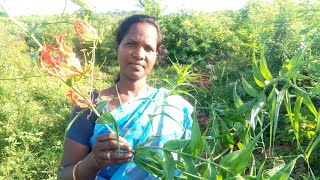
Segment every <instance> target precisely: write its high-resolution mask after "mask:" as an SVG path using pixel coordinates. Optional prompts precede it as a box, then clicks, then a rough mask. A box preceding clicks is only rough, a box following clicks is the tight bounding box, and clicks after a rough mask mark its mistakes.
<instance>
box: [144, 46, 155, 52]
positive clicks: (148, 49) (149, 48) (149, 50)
mask: <svg viewBox="0 0 320 180" xmlns="http://www.w3.org/2000/svg"><path fill="white" fill-rule="evenodd" d="M145 50H146V51H147V52H153V51H154V50H153V49H152V48H151V47H146V48H145Z"/></svg>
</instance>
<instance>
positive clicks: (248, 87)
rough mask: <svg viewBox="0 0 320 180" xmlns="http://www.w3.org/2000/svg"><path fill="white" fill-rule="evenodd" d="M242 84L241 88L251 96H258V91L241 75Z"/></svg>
mask: <svg viewBox="0 0 320 180" xmlns="http://www.w3.org/2000/svg"><path fill="white" fill-rule="evenodd" d="M242 86H243V89H244V90H245V91H246V92H247V93H248V94H249V95H250V96H252V97H257V96H259V92H258V91H257V90H256V89H255V88H254V87H252V86H251V84H249V82H248V81H246V80H245V79H244V78H243V77H242Z"/></svg>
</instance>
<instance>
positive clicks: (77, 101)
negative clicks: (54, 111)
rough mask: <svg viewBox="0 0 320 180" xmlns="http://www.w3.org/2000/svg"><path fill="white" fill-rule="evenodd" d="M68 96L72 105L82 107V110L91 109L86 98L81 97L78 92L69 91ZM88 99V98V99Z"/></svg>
mask: <svg viewBox="0 0 320 180" xmlns="http://www.w3.org/2000/svg"><path fill="white" fill-rule="evenodd" d="M67 96H69V97H70V99H71V101H72V104H74V105H76V106H78V107H80V108H87V107H89V103H88V101H86V100H85V99H84V98H82V97H81V96H79V95H78V94H77V93H76V92H74V91H73V90H69V91H68V94H67ZM87 99H88V98H87Z"/></svg>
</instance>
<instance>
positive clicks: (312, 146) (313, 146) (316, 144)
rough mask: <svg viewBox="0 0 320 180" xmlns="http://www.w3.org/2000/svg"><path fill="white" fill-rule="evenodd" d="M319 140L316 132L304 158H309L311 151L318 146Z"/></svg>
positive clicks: (319, 135) (319, 137) (319, 136)
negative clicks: (315, 136)
mask: <svg viewBox="0 0 320 180" xmlns="http://www.w3.org/2000/svg"><path fill="white" fill-rule="evenodd" d="M319 142H320V134H318V136H317V138H316V139H315V141H314V142H313V143H312V145H311V147H310V149H309V150H308V153H307V156H306V159H309V157H310V155H311V153H312V151H313V150H314V149H315V148H316V147H317V146H318V144H319Z"/></svg>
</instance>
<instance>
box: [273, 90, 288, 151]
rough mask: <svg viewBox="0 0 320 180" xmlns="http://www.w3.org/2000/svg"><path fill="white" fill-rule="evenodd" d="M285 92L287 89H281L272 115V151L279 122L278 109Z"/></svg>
mask: <svg viewBox="0 0 320 180" xmlns="http://www.w3.org/2000/svg"><path fill="white" fill-rule="evenodd" d="M286 91H288V89H282V90H281V91H280V92H279V94H278V96H277V100H276V107H275V113H274V119H273V129H272V131H273V132H272V147H271V148H272V150H273V147H274V141H275V138H276V132H277V128H278V121H279V112H280V107H281V104H282V102H283V99H284V95H285V93H286Z"/></svg>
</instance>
